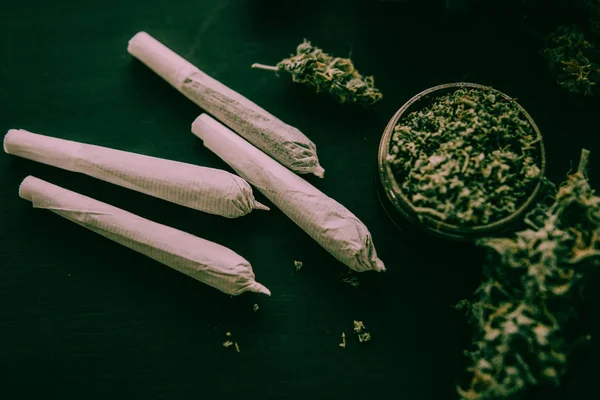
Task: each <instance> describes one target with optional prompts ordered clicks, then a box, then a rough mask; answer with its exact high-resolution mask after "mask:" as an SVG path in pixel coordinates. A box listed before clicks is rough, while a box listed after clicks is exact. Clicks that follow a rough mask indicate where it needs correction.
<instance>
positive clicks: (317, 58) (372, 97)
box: [252, 40, 383, 106]
mask: <svg viewBox="0 0 600 400" xmlns="http://www.w3.org/2000/svg"><path fill="white" fill-rule="evenodd" d="M252 67H253V68H261V69H267V70H272V71H276V72H279V71H285V72H287V73H289V74H290V75H291V76H292V80H293V81H294V82H297V83H302V84H305V85H308V86H310V87H312V88H314V89H315V90H316V91H317V92H324V93H328V94H330V95H332V96H333V97H335V98H336V99H337V100H338V101H339V102H340V103H342V104H343V103H357V104H361V105H365V106H369V105H372V104H374V103H376V102H377V101H379V100H381V98H382V97H383V95H382V94H381V92H380V91H379V90H378V89H377V88H375V81H374V79H373V77H372V76H367V77H363V76H362V75H361V74H359V73H358V71H357V70H356V69H355V68H354V64H353V63H352V60H350V59H348V58H340V57H333V56H331V55H329V54H327V53H325V52H323V50H321V49H319V48H318V47H314V46H313V45H311V43H310V42H309V41H307V40H304V42H303V43H301V44H300V45H298V48H297V50H296V54H294V55H292V56H290V57H289V58H286V59H283V60H281V61H280V62H279V63H277V65H276V66H269V65H263V64H253V65H252Z"/></svg>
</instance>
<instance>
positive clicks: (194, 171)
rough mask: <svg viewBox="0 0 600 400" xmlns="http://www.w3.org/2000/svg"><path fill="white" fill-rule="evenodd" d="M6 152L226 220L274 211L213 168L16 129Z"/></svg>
mask: <svg viewBox="0 0 600 400" xmlns="http://www.w3.org/2000/svg"><path fill="white" fill-rule="evenodd" d="M4 151H6V152H7V153H9V154H13V155H16V156H19V157H23V158H27V159H29V160H33V161H37V162H41V163H44V164H48V165H52V166H55V167H58V168H62V169H66V170H69V171H73V172H80V173H82V174H86V175H89V176H93V177H94V178H98V179H101V180H103V181H106V182H110V183H114V184H115V185H119V186H123V187H126V188H129V189H132V190H135V191H138V192H141V193H145V194H148V195H150V196H154V197H158V198H160V199H163V200H167V201H170V202H172V203H176V204H180V205H182V206H186V207H190V208H193V209H195V210H200V211H204V212H207V213H210V214H216V215H221V216H223V217H227V218H237V217H241V216H243V215H246V214H248V213H249V212H251V211H252V210H253V209H260V210H268V209H269V208H268V207H266V206H264V205H262V204H260V203H259V202H257V201H256V200H255V199H254V195H253V194H252V188H251V187H250V185H248V183H247V182H246V181H244V180H243V179H241V178H240V177H239V176H236V175H233V174H231V173H229V172H227V171H222V170H219V169H214V168H206V167H199V166H197V165H192V164H186V163H182V162H178V161H171V160H165V159H162V158H156V157H150V156H144V155H141V154H136V153H130V152H126V151H121V150H114V149H109V148H107V147H101V146H94V145H91V144H85V143H78V142H73V141H70V140H63V139H57V138H53V137H49V136H44V135H38V134H35V133H31V132H28V131H25V130H22V129H19V130H17V129H11V130H9V131H8V133H7V134H6V136H5V138H4Z"/></svg>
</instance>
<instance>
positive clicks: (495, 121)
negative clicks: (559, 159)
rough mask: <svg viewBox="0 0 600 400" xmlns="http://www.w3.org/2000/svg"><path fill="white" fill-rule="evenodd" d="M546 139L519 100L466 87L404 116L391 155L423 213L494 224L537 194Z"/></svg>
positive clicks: (410, 197) (404, 185)
mask: <svg viewBox="0 0 600 400" xmlns="http://www.w3.org/2000/svg"><path fill="white" fill-rule="evenodd" d="M539 142H540V137H539V136H538V135H537V134H536V132H535V130H534V129H533V127H532V125H531V123H530V122H529V120H528V119H527V118H526V117H525V115H524V113H523V112H522V111H521V108H520V107H519V105H518V104H517V103H516V102H515V101H513V100H509V99H506V98H504V97H503V96H501V94H499V93H498V92H496V91H493V90H483V89H466V88H460V89H457V90H455V91H454V92H452V93H450V94H448V95H444V96H439V97H436V98H434V99H433V100H432V101H431V103H430V104H428V105H427V106H425V107H424V108H422V109H420V110H416V111H414V112H411V113H409V114H408V115H406V116H404V117H401V118H400V120H399V121H398V123H397V124H396V126H395V127H394V133H393V136H392V140H391V143H390V150H389V155H388V156H387V160H386V161H387V162H388V163H389V165H390V167H391V169H392V171H393V173H394V177H395V179H396V181H397V182H398V184H399V186H400V189H401V191H402V194H404V195H405V197H406V198H407V199H408V200H409V201H410V202H411V203H412V206H413V207H414V210H415V211H416V212H418V213H419V214H421V215H423V214H428V215H431V216H433V217H434V218H436V219H439V220H441V221H444V222H445V223H449V224H456V225H460V226H478V225H487V224H490V223H493V222H496V221H499V220H500V219H502V218H505V217H508V216H509V215H511V214H513V213H514V212H516V211H517V210H518V209H519V207H520V206H521V205H522V204H524V203H525V201H526V200H527V199H528V198H529V196H531V194H532V192H533V190H534V189H535V187H536V185H537V184H538V182H539V180H540V178H541V175H542V172H541V168H540V166H539V163H540V160H539V151H540V147H539V146H540V143H539Z"/></svg>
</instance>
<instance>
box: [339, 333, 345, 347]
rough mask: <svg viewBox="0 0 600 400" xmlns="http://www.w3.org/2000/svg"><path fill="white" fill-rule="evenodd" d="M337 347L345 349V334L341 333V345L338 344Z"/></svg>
mask: <svg viewBox="0 0 600 400" xmlns="http://www.w3.org/2000/svg"><path fill="white" fill-rule="evenodd" d="M339 346H340V347H343V348H346V334H345V333H344V332H342V343H340V344H339Z"/></svg>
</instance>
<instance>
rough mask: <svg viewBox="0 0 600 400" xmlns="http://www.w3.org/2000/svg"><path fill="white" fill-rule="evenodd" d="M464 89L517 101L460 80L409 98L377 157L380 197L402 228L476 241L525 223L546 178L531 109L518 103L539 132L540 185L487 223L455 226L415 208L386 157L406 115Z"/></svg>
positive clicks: (387, 210) (386, 136) (386, 209)
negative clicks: (506, 213) (516, 205)
mask: <svg viewBox="0 0 600 400" xmlns="http://www.w3.org/2000/svg"><path fill="white" fill-rule="evenodd" d="M463 88H468V89H480V90H485V91H491V92H493V93H494V94H496V95H497V96H501V97H503V98H504V99H506V100H513V99H511V98H510V97H509V96H507V95H506V94H504V93H502V92H500V91H498V90H496V89H493V88H491V87H488V86H483V85H478V84H475V83H466V82H459V83H449V84H444V85H439V86H435V87H432V88H429V89H427V90H424V91H423V92H421V93H419V94H417V95H416V96H414V97H413V98H412V99H410V100H409V101H407V102H406V103H405V104H404V105H403V106H402V107H401V108H400V109H399V110H398V111H397V112H396V113H395V114H394V116H393V117H392V119H391V120H390V121H389V123H388V124H387V126H386V128H385V131H384V132H383V136H382V138H381V142H380V144H379V153H378V158H377V163H378V170H379V185H378V186H379V198H380V200H381V202H382V204H383V206H384V209H385V211H386V213H387V214H388V216H389V217H390V218H391V219H392V221H393V222H394V224H395V225H396V226H397V227H398V228H400V229H401V230H405V229H404V228H405V227H406V224H407V223H408V224H409V225H411V226H413V227H418V228H419V229H420V230H422V231H425V232H427V233H430V234H433V235H435V236H437V237H441V238H444V239H451V240H460V241H473V240H476V239H479V238H482V237H486V236H494V235H498V234H501V233H503V232H506V231H508V230H510V229H511V227H514V226H516V225H518V224H519V223H521V222H522V220H523V217H524V214H525V213H526V212H527V210H528V209H529V208H530V207H531V206H532V205H533V203H534V202H535V200H536V198H537V196H538V194H539V192H540V188H541V186H542V178H543V176H544V172H545V168H546V153H545V149H544V143H543V141H542V134H541V133H540V130H539V129H538V127H537V125H536V124H535V122H534V121H533V119H532V118H531V116H530V115H529V114H528V113H527V111H525V109H523V107H521V106H520V105H518V104H517V106H518V107H519V110H520V111H521V112H522V113H523V115H524V116H525V118H526V119H527V121H528V122H529V123H530V124H531V127H532V128H533V131H534V133H535V135H536V136H537V138H538V139H539V142H538V146H537V153H538V154H537V161H538V166H539V168H540V171H541V173H540V177H539V179H538V182H537V184H536V186H535V187H534V189H533V190H532V192H531V195H530V196H529V197H528V198H527V200H526V201H525V202H523V204H521V206H520V207H519V208H518V209H517V210H516V211H515V212H514V213H512V214H510V215H509V216H507V217H504V218H502V219H500V220H497V221H494V222H492V223H489V224H486V225H476V226H460V225H453V224H449V223H446V222H444V221H442V220H440V219H436V218H435V217H433V216H430V215H426V214H421V213H418V212H417V211H415V207H414V205H413V204H412V203H411V202H410V201H409V199H408V198H407V197H406V196H405V195H404V194H403V193H402V189H401V188H400V185H398V182H397V181H396V179H395V177H394V174H393V172H392V169H391V167H390V166H389V165H388V163H387V162H386V156H387V155H388V154H389V149H390V142H391V140H392V136H393V133H394V127H395V126H396V124H397V123H398V121H399V120H400V119H401V118H402V117H403V116H404V115H406V114H408V113H410V112H413V111H416V110H419V109H422V108H423V107H425V106H427V105H428V104H430V103H431V102H432V101H433V100H435V98H437V97H439V96H443V95H446V94H449V93H452V92H453V91H455V90H458V89H463Z"/></svg>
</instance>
